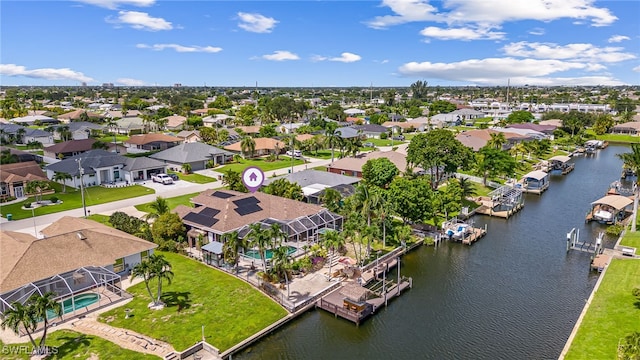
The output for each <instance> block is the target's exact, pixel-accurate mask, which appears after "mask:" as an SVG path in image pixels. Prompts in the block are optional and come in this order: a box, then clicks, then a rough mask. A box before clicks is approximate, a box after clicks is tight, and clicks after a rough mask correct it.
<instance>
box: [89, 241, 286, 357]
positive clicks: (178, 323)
mask: <svg viewBox="0 0 640 360" xmlns="http://www.w3.org/2000/svg"><path fill="white" fill-rule="evenodd" d="M157 253H159V254H163V255H164V256H165V257H166V259H167V260H168V261H169V262H170V263H171V265H172V271H173V272H174V274H175V277H174V278H173V281H172V283H171V285H169V286H166V284H165V286H164V287H163V296H162V299H163V301H164V302H165V303H166V304H167V306H166V307H165V308H164V309H162V310H157V311H152V310H149V309H148V308H147V304H148V303H149V301H150V299H149V295H148V293H147V290H146V288H145V285H144V283H140V284H137V285H134V286H132V287H130V288H129V289H127V291H128V292H130V293H131V294H133V295H134V299H133V300H132V301H131V302H130V303H128V304H127V306H126V307H127V308H130V309H133V311H132V314H133V317H130V318H129V319H125V312H124V308H118V309H114V310H111V311H108V312H106V313H103V314H101V315H100V321H102V322H106V323H108V324H109V325H111V326H116V327H121V328H127V329H131V330H134V331H137V332H139V333H142V334H145V335H148V336H151V337H153V338H156V339H159V340H162V341H166V342H168V343H170V344H171V345H173V347H174V348H175V349H176V350H184V349H185V348H187V347H189V346H191V345H193V344H194V343H196V342H197V341H199V340H201V337H202V335H201V331H202V326H203V325H204V333H205V338H206V341H207V342H208V343H209V344H211V345H213V346H215V347H217V348H218V349H220V350H221V351H224V350H226V349H228V348H230V347H232V346H233V345H235V344H237V343H239V342H240V341H242V340H244V339H246V338H247V337H249V336H251V335H253V334H255V333H257V332H258V331H260V330H262V329H264V328H265V327H267V326H268V325H271V324H272V323H274V322H275V321H277V320H279V319H281V318H283V317H284V316H285V315H286V314H287V312H286V311H285V310H284V309H283V308H282V307H280V305H278V304H277V303H275V302H274V301H273V300H271V299H270V298H269V297H267V296H266V295H264V294H262V293H261V292H260V291H259V290H256V289H254V288H253V287H251V285H249V284H247V283H245V282H243V281H242V280H239V279H237V278H235V277H233V276H231V275H228V274H226V273H224V272H222V271H218V270H215V269H212V268H210V267H208V266H206V265H204V264H202V263H200V262H197V261H195V260H192V259H189V258H187V257H184V256H182V255H178V254H174V253H165V252H157ZM151 286H152V288H154V287H155V286H157V285H156V284H154V283H153V282H152V283H151Z"/></svg>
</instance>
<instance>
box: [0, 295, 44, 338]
mask: <svg viewBox="0 0 640 360" xmlns="http://www.w3.org/2000/svg"><path fill="white" fill-rule="evenodd" d="M37 326H38V319H37V318H36V317H35V315H34V314H33V311H32V308H31V307H30V306H28V305H26V306H25V305H23V304H21V303H19V302H14V303H13V304H11V308H10V309H8V310H5V312H4V313H3V314H2V323H0V327H1V328H2V330H4V329H6V328H10V329H11V330H13V332H14V333H16V335H20V328H21V327H22V329H23V330H24V332H25V333H27V336H28V337H29V342H31V345H32V346H33V348H34V349H35V348H37V347H38V345H37V344H36V341H35V340H34V339H33V335H32V334H33V332H34V331H36V327H37Z"/></svg>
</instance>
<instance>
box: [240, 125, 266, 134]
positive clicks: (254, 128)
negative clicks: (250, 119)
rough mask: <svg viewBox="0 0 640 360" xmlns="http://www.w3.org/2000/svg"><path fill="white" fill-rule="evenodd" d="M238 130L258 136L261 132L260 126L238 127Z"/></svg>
mask: <svg viewBox="0 0 640 360" xmlns="http://www.w3.org/2000/svg"><path fill="white" fill-rule="evenodd" d="M235 128H236V129H237V130H242V132H244V133H245V134H257V133H259V132H260V126H236V127H235Z"/></svg>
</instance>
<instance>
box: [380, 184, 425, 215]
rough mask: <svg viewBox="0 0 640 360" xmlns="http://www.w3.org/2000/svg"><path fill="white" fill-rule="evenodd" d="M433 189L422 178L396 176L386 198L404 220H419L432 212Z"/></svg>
mask: <svg viewBox="0 0 640 360" xmlns="http://www.w3.org/2000/svg"><path fill="white" fill-rule="evenodd" d="M432 195H433V191H432V190H431V186H430V184H429V182H427V181H425V180H424V179H423V178H416V179H407V178H402V177H398V178H396V179H395V180H393V182H391V185H389V190H388V191H387V199H388V200H389V201H390V202H391V203H392V204H393V205H392V206H393V211H394V212H395V213H396V214H397V215H398V216H400V217H401V218H402V220H403V221H404V222H407V221H412V222H419V221H422V220H423V219H426V218H428V217H429V215H430V214H432V212H433V208H432V206H431V197H432Z"/></svg>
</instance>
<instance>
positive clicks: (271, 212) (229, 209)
mask: <svg viewBox="0 0 640 360" xmlns="http://www.w3.org/2000/svg"><path fill="white" fill-rule="evenodd" d="M216 191H221V192H224V193H227V194H229V195H232V196H230V197H228V198H226V199H223V198H221V197H216V196H212V194H213V193H215V192H216ZM250 197H255V198H256V199H257V200H259V201H260V202H259V203H258V206H259V207H260V208H261V210H259V211H256V212H253V213H250V214H245V215H240V214H239V213H238V212H237V211H236V209H237V208H238V206H237V205H236V204H235V203H234V201H238V200H242V199H247V198H250ZM191 201H192V202H193V203H194V204H200V205H203V206H201V207H199V208H196V209H193V208H189V207H186V206H179V207H177V208H176V209H175V211H176V213H178V215H179V216H180V217H181V218H182V219H183V222H184V223H185V224H188V225H191V226H193V227H196V228H201V229H211V230H215V231H217V232H219V233H226V232H229V231H233V230H236V229H239V228H241V227H242V226H244V225H249V224H253V223H256V222H258V221H260V220H264V219H267V218H272V219H277V220H293V219H296V218H298V217H300V216H305V215H313V214H317V213H319V212H320V211H322V210H324V208H323V207H322V206H319V205H313V204H308V203H304V202H301V201H296V200H291V199H286V198H283V197H279V196H275V195H269V194H265V193H262V192H255V193H253V194H251V193H241V192H237V191H231V190H215V189H213V190H207V191H204V192H202V193H200V194H199V195H197V196H196V197H194V198H193V199H191ZM206 208H211V209H215V210H219V211H220V212H219V213H217V214H216V215H214V216H213V218H215V219H218V221H217V222H216V223H215V224H213V225H212V226H211V227H208V228H207V227H206V226H204V225H201V224H197V223H194V222H190V221H187V220H184V217H185V216H186V215H187V214H189V213H200V212H202V211H205V212H206V211H207V210H205V209H206ZM208 217H209V218H211V216H208Z"/></svg>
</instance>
